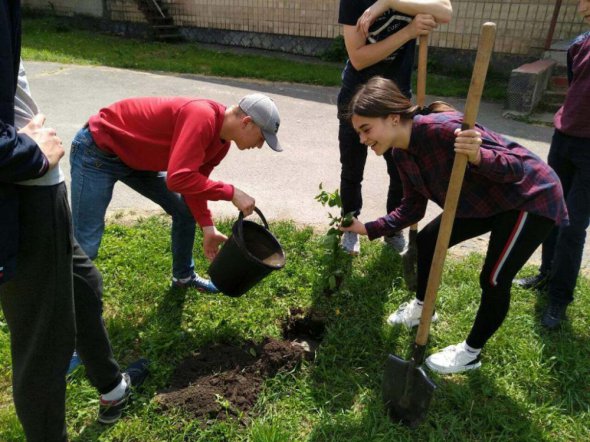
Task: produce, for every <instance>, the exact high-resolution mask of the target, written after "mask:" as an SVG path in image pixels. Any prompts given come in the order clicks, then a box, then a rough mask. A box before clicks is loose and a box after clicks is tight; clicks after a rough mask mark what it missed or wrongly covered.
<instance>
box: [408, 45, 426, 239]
mask: <svg viewBox="0 0 590 442" xmlns="http://www.w3.org/2000/svg"><path fill="white" fill-rule="evenodd" d="M418 42H419V45H418V78H417V79H416V104H417V105H418V106H420V107H424V104H425V101H426V72H427V67H428V66H427V63H428V35H421V36H420V37H419V38H418ZM410 230H418V223H416V224H412V225H411V226H410Z"/></svg>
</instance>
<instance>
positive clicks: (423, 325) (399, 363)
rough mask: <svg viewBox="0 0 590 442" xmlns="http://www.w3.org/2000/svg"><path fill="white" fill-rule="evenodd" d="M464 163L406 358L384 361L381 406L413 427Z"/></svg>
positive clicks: (476, 94)
mask: <svg viewBox="0 0 590 442" xmlns="http://www.w3.org/2000/svg"><path fill="white" fill-rule="evenodd" d="M495 34H496V24H495V23H490V22H488V23H484V24H483V26H482V30H481V36H480V40H479V46H478V49H477V56H476V59H475V66H474V68H473V74H472V76H471V84H470V86H469V92H468V94H467V102H466V104H465V113H464V117H463V124H462V126H461V129H462V130H466V129H470V128H473V126H474V125H475V118H476V116H477V112H478V110H479V102H480V100H481V94H482V91H483V86H484V82H485V77H486V73H487V70H488V64H489V61H490V57H491V54H492V49H493V46H494V38H495ZM466 166H467V157H466V156H465V155H462V154H457V155H455V160H454V162H453V170H452V172H451V178H450V181H449V187H448V190H447V195H446V198H445V204H444V208H443V213H442V219H441V224H440V229H439V232H438V237H437V241H436V247H435V250H434V256H433V260H432V266H431V267H430V275H429V277H428V284H427V287H426V297H425V299H424V306H423V307H422V316H421V318H420V325H419V326H418V332H417V334H416V342H415V344H414V346H413V350H412V357H411V359H410V360H409V361H405V360H403V359H401V358H399V357H397V356H394V355H389V356H388V358H387V361H386V364H385V372H384V376H383V378H384V379H383V399H384V401H385V407H386V409H387V412H388V414H389V416H390V417H391V418H392V419H393V420H395V421H398V422H402V423H404V424H406V425H409V426H410V427H416V426H418V425H419V424H420V422H422V420H424V418H425V417H426V413H427V412H428V407H429V406H430V401H431V399H432V396H433V394H434V390H435V389H436V385H435V384H434V382H433V381H432V380H431V379H430V378H429V377H428V376H427V375H426V373H425V372H424V370H423V369H422V367H421V365H422V363H423V362H424V355H425V352H426V344H427V342H428V333H429V331H430V321H431V320H432V314H433V312H434V304H435V301H436V294H437V290H438V287H439V285H440V281H441V276H442V270H443V265H444V262H445V257H446V253H447V248H448V246H449V239H450V237H451V230H452V228H453V222H454V220H455V213H456V211H457V203H458V201H459V193H460V192H461V186H462V184H463V177H464V175H465V168H466Z"/></svg>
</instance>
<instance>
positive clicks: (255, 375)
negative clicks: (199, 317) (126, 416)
mask: <svg viewBox="0 0 590 442" xmlns="http://www.w3.org/2000/svg"><path fill="white" fill-rule="evenodd" d="M321 320H322V318H321V317H320V316H319V315H315V317H314V315H313V314H305V312H304V311H303V310H301V309H292V310H291V315H290V316H289V317H288V318H287V319H286V320H285V321H284V322H283V334H284V336H285V338H286V339H287V340H276V339H272V338H266V339H265V340H264V341H263V342H262V343H260V344H255V343H253V342H246V343H244V344H243V345H229V344H213V345H210V346H207V347H205V348H203V349H200V350H199V351H197V352H196V353H194V354H192V355H191V356H189V357H187V358H186V359H184V360H183V361H182V362H181V363H180V364H179V365H178V367H177V368H176V370H175V371H174V373H173V375H172V378H171V381H170V386H169V387H168V388H167V389H165V390H163V391H161V392H159V394H158V396H157V398H156V401H157V402H158V404H159V405H160V408H161V409H162V410H163V411H166V410H168V409H172V408H177V407H180V408H182V409H183V410H184V411H185V412H188V413H189V414H191V415H192V416H194V417H196V418H199V419H202V420H203V421H205V422H206V421H208V420H212V419H226V418H240V419H241V420H242V422H244V423H245V422H246V421H247V418H248V413H249V411H250V410H251V409H252V407H253V406H254V404H255V403H256V400H257V398H258V394H259V393H260V389H261V387H262V384H263V382H264V380H265V379H267V378H270V377H273V376H275V375H276V374H277V373H278V372H279V371H290V370H293V369H294V368H295V367H297V365H298V364H299V363H300V362H301V361H302V360H303V359H308V360H309V359H313V356H314V354H315V348H317V345H318V344H319V341H320V340H321V338H322V335H323V332H324V327H325V325H324V324H323V323H321Z"/></svg>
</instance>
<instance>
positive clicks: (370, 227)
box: [365, 221, 383, 241]
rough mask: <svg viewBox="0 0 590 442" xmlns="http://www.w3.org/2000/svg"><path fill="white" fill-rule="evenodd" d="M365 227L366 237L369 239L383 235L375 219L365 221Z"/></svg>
mask: <svg viewBox="0 0 590 442" xmlns="http://www.w3.org/2000/svg"><path fill="white" fill-rule="evenodd" d="M365 229H367V237H368V238H369V240H371V241H373V240H374V239H377V238H379V237H381V236H383V234H381V232H380V229H379V222H377V221H371V222H368V223H366V224H365Z"/></svg>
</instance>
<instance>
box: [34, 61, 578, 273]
mask: <svg viewBox="0 0 590 442" xmlns="http://www.w3.org/2000/svg"><path fill="white" fill-rule="evenodd" d="M25 66H26V68H27V71H28V77H29V81H30V83H31V90H32V93H33V95H34V97H35V98H36V100H37V101H38V102H39V104H40V106H41V109H42V111H43V112H44V113H45V114H46V115H47V125H48V126H51V127H55V128H56V129H57V131H58V134H59V135H60V136H61V138H62V139H63V141H64V145H65V146H67V148H68V149H69V145H70V142H71V140H72V138H73V137H74V135H75V133H76V131H77V130H78V129H79V128H80V127H81V126H82V125H83V124H84V123H85V122H86V120H87V119H88V117H89V116H90V115H92V114H94V113H96V112H97V111H98V109H100V108H101V107H103V106H106V105H109V104H111V103H113V102H114V101H117V100H120V99H123V98H127V97H133V96H148V95H187V96H200V97H205V98H211V99H214V100H218V101H220V102H222V103H225V104H228V105H230V104H235V103H237V101H238V100H239V99H240V98H241V97H242V96H243V95H245V94H247V93H250V92H254V91H256V92H263V93H265V94H268V95H269V96H271V97H272V98H273V99H274V100H275V102H276V103H277V106H278V108H279V110H280V112H281V119H282V122H281V129H280V131H279V138H280V139H281V143H282V145H283V146H284V149H285V151H284V152H282V153H276V152H274V151H272V150H270V149H269V148H263V149H260V150H256V151H246V152H240V151H238V150H237V149H233V148H232V149H230V153H229V154H228V156H227V157H226V158H225V159H224V161H223V162H222V164H221V165H220V166H219V167H218V168H217V169H215V170H214V172H213V174H212V178H213V179H219V180H222V181H227V182H230V183H232V184H234V185H235V186H237V187H239V188H240V189H242V190H244V191H245V192H247V193H249V194H250V195H252V196H253V197H254V198H256V203H257V206H258V207H259V208H260V209H261V210H262V211H263V213H264V214H265V215H266V216H267V217H268V218H269V219H273V220H276V219H292V220H294V221H296V222H297V223H300V224H306V225H312V226H314V227H316V228H318V229H325V228H326V225H327V220H328V218H327V212H326V211H325V210H324V209H323V208H322V207H321V206H320V205H319V203H317V202H316V201H315V200H314V196H315V195H316V194H317V193H318V185H319V184H320V183H323V184H324V188H325V189H327V190H334V189H336V188H338V186H339V173H340V163H339V160H338V158H339V154H338V123H337V119H336V105H335V102H336V95H337V92H338V89H337V88H334V87H316V86H306V85H296V84H287V83H269V82H261V81H242V80H235V79H234V80H232V79H225V78H214V77H204V76H197V75H169V74H155V73H147V72H139V71H131V70H123V69H114V68H108V67H90V66H77V65H62V64H56V63H43V62H28V63H26V64H25ZM434 99H437V97H427V102H430V101H432V100H434ZM445 100H446V101H448V102H450V103H451V104H453V105H455V106H457V107H458V108H459V109H463V107H464V100H459V99H449V98H445ZM501 115H502V106H501V105H499V104H493V103H482V104H481V107H480V112H479V118H478V121H479V122H481V123H483V124H484V125H488V126H490V127H491V128H493V129H495V130H496V131H499V132H501V133H503V134H505V135H507V136H509V137H511V138H513V139H514V140H516V141H518V142H520V143H522V144H523V145H525V146H526V147H528V148H529V149H531V150H533V151H534V152H535V153H537V154H538V155H539V156H540V157H541V158H546V157H547V152H548V149H549V141H550V139H551V134H552V132H553V131H552V129H551V128H548V127H542V126H532V125H528V124H524V123H520V122H517V121H512V120H506V119H503V118H502V116H501ZM62 167H63V169H64V172H65V174H66V179H67V181H68V183H69V163H68V160H67V155H66V158H65V159H64V160H63V161H62ZM387 182H388V178H387V173H386V168H385V162H384V160H383V159H381V158H378V157H376V156H375V155H373V154H372V153H371V152H369V157H368V161H367V166H366V169H365V180H364V183H363V196H364V207H363V213H362V215H361V217H360V219H361V220H363V221H369V220H372V219H375V218H377V217H379V216H382V215H383V214H384V213H385V199H386V192H387V188H386V183H387ZM209 206H210V209H211V210H212V212H213V214H214V216H216V217H235V216H236V209H235V208H234V206H233V205H232V204H231V203H228V202H224V201H219V202H211V203H210V205H209ZM110 210H111V212H113V211H120V210H132V211H134V212H135V213H152V212H156V211H159V207H158V206H156V205H155V204H153V203H152V202H150V201H148V200H146V199H144V198H143V197H141V196H139V195H138V194H136V193H135V192H133V191H131V190H130V189H129V188H127V187H126V186H124V185H122V184H120V183H119V184H117V187H116V189H115V195H114V198H113V201H112V203H111V206H110ZM438 213H440V209H439V208H438V207H437V206H434V205H432V206H431V207H429V209H428V211H427V215H426V219H425V221H423V222H422V223H421V224H422V225H423V224H424V222H426V221H427V220H430V219H432V218H433V217H434V216H436V215H437V214H438ZM486 241H487V240H486V239H485V238H478V239H475V240H472V241H469V242H467V243H465V244H464V245H462V246H458V247H456V249H458V250H455V253H457V252H458V253H462V252H469V251H472V250H477V251H484V250H485V245H486ZM588 247H590V241H589V242H588V243H587V249H588ZM539 259H540V254H539V253H538V252H537V254H536V255H535V256H534V257H533V260H534V261H535V262H538V261H539ZM589 259H590V253H588V251H587V250H586V253H585V256H584V262H583V267H584V268H585V269H589V268H590V265H589Z"/></svg>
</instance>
